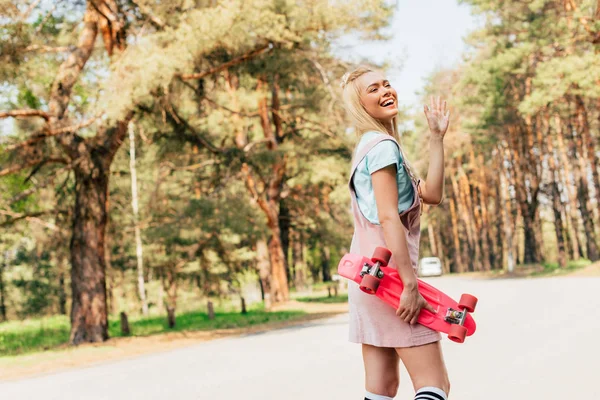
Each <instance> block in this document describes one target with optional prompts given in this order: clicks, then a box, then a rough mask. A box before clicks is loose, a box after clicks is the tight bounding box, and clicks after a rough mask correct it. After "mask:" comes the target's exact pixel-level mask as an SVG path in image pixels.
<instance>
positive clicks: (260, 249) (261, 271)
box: [256, 239, 271, 310]
mask: <svg viewBox="0 0 600 400" xmlns="http://www.w3.org/2000/svg"><path fill="white" fill-rule="evenodd" d="M256 257H257V268H258V276H259V277H260V282H261V288H262V291H263V294H264V302H265V309H266V310H269V309H270V308H271V261H270V260H269V247H268V246H267V242H266V241H265V240H264V239H260V240H258V241H257V242H256Z"/></svg>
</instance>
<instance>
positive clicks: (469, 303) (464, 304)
mask: <svg viewBox="0 0 600 400" xmlns="http://www.w3.org/2000/svg"><path fill="white" fill-rule="evenodd" d="M476 305H477V297H475V296H471V295H470V294H466V293H465V294H463V295H462V296H460V301H459V302H458V308H459V309H461V310H463V309H464V310H467V311H468V312H473V311H475V306H476Z"/></svg>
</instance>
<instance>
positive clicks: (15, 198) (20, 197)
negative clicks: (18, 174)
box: [8, 166, 69, 205]
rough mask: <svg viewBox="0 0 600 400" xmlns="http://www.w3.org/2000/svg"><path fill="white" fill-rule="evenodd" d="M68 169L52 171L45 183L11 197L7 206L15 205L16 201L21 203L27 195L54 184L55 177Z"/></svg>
mask: <svg viewBox="0 0 600 400" xmlns="http://www.w3.org/2000/svg"><path fill="white" fill-rule="evenodd" d="M68 169H69V166H67V167H64V168H61V169H59V170H58V171H54V172H53V173H52V175H50V176H49V177H48V179H46V180H45V181H43V182H42V183H40V184H39V185H37V186H34V187H32V188H29V189H27V190H25V191H23V192H21V193H19V194H17V195H16V196H13V198H12V199H10V200H9V202H8V204H10V205H13V204H15V203H16V202H18V201H21V200H23V199H24V198H26V197H28V196H29V195H31V194H33V193H35V192H37V191H38V190H39V189H42V188H45V187H46V186H48V185H49V184H52V183H54V180H55V179H56V177H57V176H58V174H59V173H60V172H62V171H66V170H68Z"/></svg>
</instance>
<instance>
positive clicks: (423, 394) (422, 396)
mask: <svg viewBox="0 0 600 400" xmlns="http://www.w3.org/2000/svg"><path fill="white" fill-rule="evenodd" d="M415 400H448V397H446V393H444V391H443V390H442V389H439V388H436V387H433V386H427V387H423V388H421V389H419V390H417V394H416V395H415Z"/></svg>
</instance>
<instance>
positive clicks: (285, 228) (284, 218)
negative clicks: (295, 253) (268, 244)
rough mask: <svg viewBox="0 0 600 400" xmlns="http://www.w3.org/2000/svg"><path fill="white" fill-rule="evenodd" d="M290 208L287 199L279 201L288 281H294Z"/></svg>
mask: <svg viewBox="0 0 600 400" xmlns="http://www.w3.org/2000/svg"><path fill="white" fill-rule="evenodd" d="M290 223H291V219H290V210H289V208H288V206H287V202H286V200H285V199H281V200H280V201H279V227H280V230H281V249H282V251H283V262H284V265H285V274H286V278H287V281H288V282H292V281H293V280H294V279H293V275H292V271H291V266H290V263H289V262H288V253H289V248H290Z"/></svg>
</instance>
